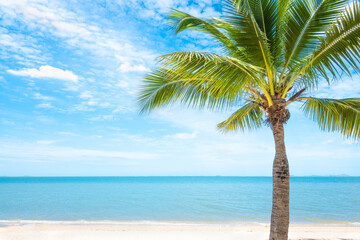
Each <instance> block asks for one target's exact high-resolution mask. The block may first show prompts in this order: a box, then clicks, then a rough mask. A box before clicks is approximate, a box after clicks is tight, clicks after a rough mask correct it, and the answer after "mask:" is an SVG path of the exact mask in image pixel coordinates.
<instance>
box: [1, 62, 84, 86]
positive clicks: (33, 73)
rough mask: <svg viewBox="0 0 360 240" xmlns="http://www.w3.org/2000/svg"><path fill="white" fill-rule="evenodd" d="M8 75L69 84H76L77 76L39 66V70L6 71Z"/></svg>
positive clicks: (49, 67) (65, 71) (46, 66)
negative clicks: (55, 80)
mask: <svg viewBox="0 0 360 240" xmlns="http://www.w3.org/2000/svg"><path fill="white" fill-rule="evenodd" d="M7 72H8V73H10V74H13V75H16V76H24V77H31V78H53V79H59V80H65V81H71V82H77V81H78V80H79V76H77V75H76V74H74V73H73V72H71V71H69V70H62V69H60V68H55V67H52V66H49V65H45V66H41V67H40V68H39V69H36V68H27V69H22V70H11V69H10V70H7Z"/></svg>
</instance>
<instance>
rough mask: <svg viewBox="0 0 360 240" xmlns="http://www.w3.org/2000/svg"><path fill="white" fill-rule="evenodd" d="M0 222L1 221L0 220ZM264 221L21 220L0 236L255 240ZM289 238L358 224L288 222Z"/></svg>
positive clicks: (348, 230) (330, 234)
mask: <svg viewBox="0 0 360 240" xmlns="http://www.w3.org/2000/svg"><path fill="white" fill-rule="evenodd" d="M0 224H1V223H0ZM268 235H269V226H266V225H264V224H255V223H254V224H180V223H177V224H165V223H157V224H152V223H146V224H141V223H140V224H138V223H137V224H131V223H116V224H109V223H96V224H95V223H81V224H79V223H77V224H76V223H71V224H70V223H57V222H53V223H34V222H33V223H21V224H20V225H18V226H16V225H14V223H12V226H6V227H0V239H1V240H103V239H104V240H115V239H116V240H119V239H120V240H123V239H124V240H145V239H146V240H170V239H171V240H235V239H236V240H258V239H264V240H265V239H268ZM289 239H307V240H310V239H311V240H314V239H322V240H324V239H331V240H335V239H336V240H345V239H347V240H348V239H353V240H355V239H356V240H360V226H359V225H357V226H356V225H346V224H344V225H324V224H315V225H309V224H307V225H305V224H301V225H298V224H296V225H291V227H290V232H289Z"/></svg>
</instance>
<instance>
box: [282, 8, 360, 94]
mask: <svg viewBox="0 0 360 240" xmlns="http://www.w3.org/2000/svg"><path fill="white" fill-rule="evenodd" d="M351 70H355V71H357V72H360V3H359V2H358V1H353V2H352V3H351V4H350V5H349V6H348V7H347V8H346V10H345V11H344V12H343V15H342V16H341V17H340V18H339V19H337V20H336V21H335V22H334V23H333V24H332V25H331V26H330V28H329V29H328V30H327V32H326V34H325V36H324V38H323V39H322V40H321V43H320V46H319V47H318V48H317V49H316V51H314V52H313V53H311V54H310V55H309V56H307V57H306V58H304V59H303V60H302V61H301V62H300V63H299V64H297V67H296V68H295V72H296V74H295V75H294V76H293V77H292V78H291V79H290V80H289V81H288V83H287V88H286V89H288V88H289V87H290V86H291V85H292V84H293V83H294V82H295V81H296V80H297V79H298V78H299V76H300V78H301V80H302V81H303V83H304V84H306V83H307V82H309V81H312V82H313V85H317V80H318V79H321V78H325V79H326V80H327V81H330V80H331V78H330V76H331V77H333V78H338V77H341V74H342V73H343V72H345V73H347V74H348V75H351ZM314 81H315V82H314ZM285 95H286V90H285V91H284V94H283V97H285Z"/></svg>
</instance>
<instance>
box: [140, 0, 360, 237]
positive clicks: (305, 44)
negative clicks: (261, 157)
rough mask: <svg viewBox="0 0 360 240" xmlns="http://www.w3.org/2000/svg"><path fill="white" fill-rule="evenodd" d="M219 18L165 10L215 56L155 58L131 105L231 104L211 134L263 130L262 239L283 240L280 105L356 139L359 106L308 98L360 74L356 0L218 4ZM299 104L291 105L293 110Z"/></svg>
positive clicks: (284, 167)
mask: <svg viewBox="0 0 360 240" xmlns="http://www.w3.org/2000/svg"><path fill="white" fill-rule="evenodd" d="M223 4H224V10H223V16H222V17H220V18H209V19H200V18H197V17H194V16H191V15H189V14H187V13H184V12H181V11H178V10H172V11H171V12H170V14H169V19H170V25H171V26H172V27H173V29H174V30H175V32H176V33H179V32H181V31H184V30H186V29H189V30H194V31H199V32H202V33H204V34H207V35H208V36H210V37H211V38H213V40H214V41H215V42H216V43H217V44H218V46H219V47H221V53H218V52H217V53H209V52H201V51H183V52H174V53H170V54H167V55H164V56H160V57H159V66H160V67H158V68H157V69H156V70H154V71H152V72H151V73H149V74H148V75H147V76H146V77H145V79H144V81H143V85H142V87H141V90H140V93H139V96H138V99H139V103H140V105H141V111H142V112H148V111H150V110H153V109H155V108H158V107H161V106H165V105H168V104H172V103H175V102H179V103H182V104H185V105H187V106H192V107H200V108H204V107H206V108H210V109H216V110H219V109H227V108H234V107H236V109H237V111H235V112H234V113H233V114H232V115H231V116H230V117H229V118H228V119H227V120H225V121H224V122H222V123H220V124H218V128H219V129H220V130H221V131H224V132H227V131H235V130H245V129H255V128H259V127H260V126H262V125H266V126H269V127H270V128H271V130H272V132H273V136H274V140H275V152H276V153H275V158H274V162H273V202H272V214H271V228H270V239H271V240H283V239H287V237H288V228H289V165H288V159H287V156H286V150H285V143H284V124H285V123H286V122H287V121H288V120H289V118H290V112H289V110H288V106H289V105H290V104H292V103H295V102H301V103H302V105H301V109H302V110H303V111H304V113H305V114H306V115H307V116H308V117H310V118H311V119H312V120H314V121H315V122H317V123H318V125H319V127H320V128H321V129H322V130H326V131H334V132H340V133H341V134H343V135H344V136H347V137H351V138H359V137H360V99H359V98H347V99H328V98H326V99H322V98H316V97H312V96H311V93H312V91H313V90H314V89H316V88H317V86H318V83H319V82H320V81H327V82H328V83H329V84H330V83H332V82H333V81H334V80H337V79H340V78H341V77H342V76H343V75H345V74H346V75H349V76H351V75H352V74H354V73H359V72H360V62H359V59H360V3H359V2H358V0H355V1H352V2H349V1H348V0H233V1H232V0H224V3H223ZM295 106H299V105H295Z"/></svg>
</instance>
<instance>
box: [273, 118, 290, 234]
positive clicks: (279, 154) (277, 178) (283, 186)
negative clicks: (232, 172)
mask: <svg viewBox="0 0 360 240" xmlns="http://www.w3.org/2000/svg"><path fill="white" fill-rule="evenodd" d="M271 128H272V131H273V135H274V140H275V149H276V150H275V159H274V163H273V202H272V212H271V226H270V240H287V239H288V231H289V195H290V194H289V190H290V184H289V163H288V160H287V156H286V149H285V142H284V126H283V124H282V123H277V124H272V125H271Z"/></svg>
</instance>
